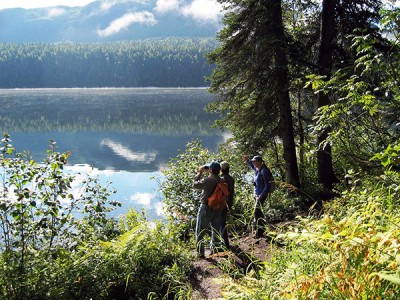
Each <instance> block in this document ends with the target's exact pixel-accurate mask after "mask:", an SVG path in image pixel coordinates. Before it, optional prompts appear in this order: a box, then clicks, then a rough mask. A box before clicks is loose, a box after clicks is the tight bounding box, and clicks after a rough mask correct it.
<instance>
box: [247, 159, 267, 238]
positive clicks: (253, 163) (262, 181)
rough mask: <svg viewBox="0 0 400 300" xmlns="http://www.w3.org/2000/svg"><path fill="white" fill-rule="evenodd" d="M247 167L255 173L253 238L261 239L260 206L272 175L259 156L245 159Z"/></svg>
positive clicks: (261, 219) (262, 231) (262, 233)
mask: <svg viewBox="0 0 400 300" xmlns="http://www.w3.org/2000/svg"><path fill="white" fill-rule="evenodd" d="M245 160H246V161H247V163H248V164H249V166H250V167H251V168H252V169H253V170H254V171H255V175H254V202H255V206H254V220H253V231H254V238H262V237H263V236H264V230H265V225H266V224H265V216H264V213H263V211H262V206H263V204H264V202H265V200H266V199H267V196H268V194H269V193H270V189H271V181H272V180H273V179H272V175H271V171H270V170H269V169H268V168H267V166H266V165H265V163H264V160H263V159H262V157H261V156H259V155H256V156H254V157H253V158H252V159H251V160H249V159H248V158H247V157H245Z"/></svg>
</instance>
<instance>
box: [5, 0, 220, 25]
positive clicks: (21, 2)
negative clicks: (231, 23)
mask: <svg viewBox="0 0 400 300" xmlns="http://www.w3.org/2000/svg"><path fill="white" fill-rule="evenodd" d="M94 1H95V0H40V1H39V0H0V10H2V9H7V8H17V7H19V8H26V9H29V8H44V7H48V8H50V7H54V6H58V5H64V6H85V5H87V4H89V3H91V2H94ZM100 1H102V9H105V10H107V9H108V8H110V7H112V6H113V5H115V4H117V3H121V2H152V3H154V11H156V12H158V13H168V12H171V11H175V12H179V13H180V14H183V15H185V16H187V17H191V18H193V19H196V20H199V21H213V22H216V21H217V20H218V17H219V16H221V10H222V6H221V5H220V4H219V3H218V2H217V0H100ZM50 13H51V14H55V13H56V14H61V13H62V11H61V10H59V9H58V10H57V11H55V10H54V9H53V10H52V11H51V12H50Z"/></svg>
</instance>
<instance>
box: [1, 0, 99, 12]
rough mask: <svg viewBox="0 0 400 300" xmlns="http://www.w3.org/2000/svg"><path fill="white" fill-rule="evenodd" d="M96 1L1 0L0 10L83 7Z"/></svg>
mask: <svg viewBox="0 0 400 300" xmlns="http://www.w3.org/2000/svg"><path fill="white" fill-rule="evenodd" d="M94 1H96V0H40V1H39V0H1V1H0V10H2V9H6V8H15V7H21V8H27V9H28V8H39V7H54V6H58V5H64V6H85V5H88V4H89V3H91V2H94Z"/></svg>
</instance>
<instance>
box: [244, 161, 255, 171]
mask: <svg viewBox="0 0 400 300" xmlns="http://www.w3.org/2000/svg"><path fill="white" fill-rule="evenodd" d="M246 162H247V164H248V165H249V166H250V168H252V169H253V170H254V171H257V169H256V167H255V166H254V165H253V163H252V162H251V161H250V160H246Z"/></svg>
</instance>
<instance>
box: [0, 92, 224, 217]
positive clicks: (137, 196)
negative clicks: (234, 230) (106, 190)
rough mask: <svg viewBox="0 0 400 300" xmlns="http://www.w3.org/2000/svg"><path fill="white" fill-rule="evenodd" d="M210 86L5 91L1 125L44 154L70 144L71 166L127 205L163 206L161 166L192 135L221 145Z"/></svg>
mask: <svg viewBox="0 0 400 300" xmlns="http://www.w3.org/2000/svg"><path fill="white" fill-rule="evenodd" d="M212 100H213V95H210V94H209V93H208V92H207V90H206V89H160V88H146V89H21V90H0V130H1V131H2V132H7V133H9V134H10V135H11V139H12V141H13V146H14V147H16V148H17V151H19V152H22V151H29V152H30V153H31V155H32V156H33V157H34V158H35V159H36V160H38V161H40V160H41V159H42V158H43V157H44V156H45V153H46V150H47V149H48V148H49V141H50V140H54V141H55V142H56V143H57V144H56V145H57V147H58V148H57V151H60V152H64V151H71V153H72V155H71V157H70V159H69V163H68V165H69V166H68V169H69V170H70V171H71V172H77V171H79V172H84V173H86V172H89V173H90V174H92V175H98V176H99V177H100V178H101V180H102V181H104V182H106V181H110V182H112V186H113V187H114V188H116V189H117V194H116V195H114V196H113V199H115V200H119V201H121V202H122V203H123V206H122V207H121V208H119V209H118V211H115V212H114V213H113V216H116V215H118V214H124V213H125V212H126V211H127V209H128V208H129V207H134V208H136V209H142V208H143V209H146V210H148V211H149V216H150V218H153V219H154V218H157V217H158V216H159V215H160V213H161V207H162V198H161V195H160V194H159V193H158V192H157V182H156V180H153V179H151V178H152V177H160V176H161V173H160V170H161V169H162V168H164V167H165V164H166V163H167V162H168V160H169V159H170V158H171V157H175V156H176V155H177V153H178V150H184V149H185V148H186V144H187V143H188V142H190V141H191V140H192V139H195V138H196V139H200V140H201V141H202V143H203V146H204V147H208V148H210V149H216V147H217V145H218V144H219V143H220V142H222V141H223V139H224V136H223V134H222V133H221V132H219V131H216V130H214V129H211V127H210V125H211V124H212V123H213V120H214V118H215V117H214V116H213V115H211V114H209V113H206V112H205V111H204V107H205V106H206V105H207V104H208V103H209V102H210V101H212Z"/></svg>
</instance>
